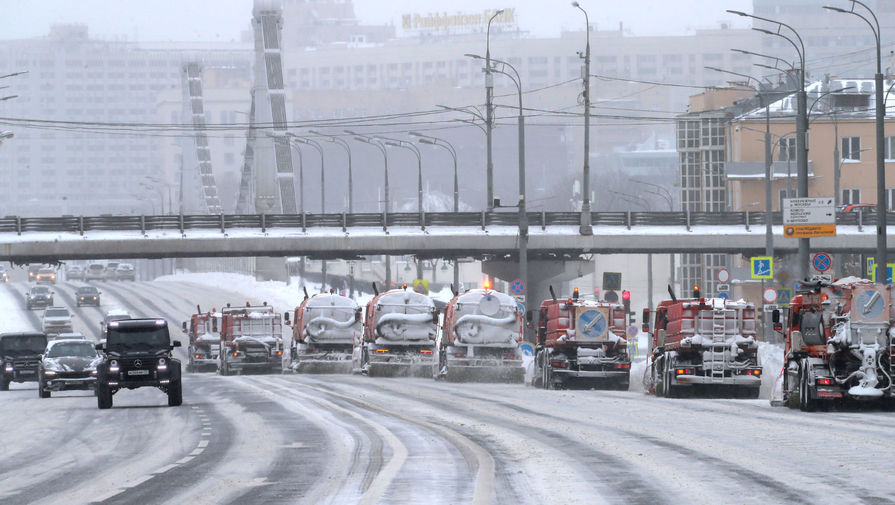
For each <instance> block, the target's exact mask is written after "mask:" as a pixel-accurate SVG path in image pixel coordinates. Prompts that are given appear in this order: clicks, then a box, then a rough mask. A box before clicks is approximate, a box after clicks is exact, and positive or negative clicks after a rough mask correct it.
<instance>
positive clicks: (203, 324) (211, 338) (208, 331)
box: [182, 306, 221, 372]
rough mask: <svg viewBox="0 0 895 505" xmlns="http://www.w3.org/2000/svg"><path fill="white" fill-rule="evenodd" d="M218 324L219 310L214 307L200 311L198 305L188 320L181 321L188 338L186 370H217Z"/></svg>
mask: <svg viewBox="0 0 895 505" xmlns="http://www.w3.org/2000/svg"><path fill="white" fill-rule="evenodd" d="M220 324H221V313H220V312H216V311H215V310H214V309H211V312H202V309H200V308H199V307H198V306H196V313H195V314H193V315H192V316H190V320H189V321H184V322H183V325H182V329H183V332H184V333H186V334H187V336H189V339H190V347H189V353H190V359H189V361H188V362H187V365H186V370H187V372H199V371H203V370H206V371H215V370H217V367H218V353H219V352H220V349H221V335H220V332H219V328H220Z"/></svg>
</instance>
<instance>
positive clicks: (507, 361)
mask: <svg viewBox="0 0 895 505" xmlns="http://www.w3.org/2000/svg"><path fill="white" fill-rule="evenodd" d="M522 331H523V327H522V311H521V310H520V308H519V306H518V305H517V304H516V300H514V299H513V298H512V297H511V296H509V295H506V294H504V293H500V292H498V291H494V290H491V289H488V288H485V289H470V290H467V291H466V292H464V293H462V294H458V293H454V297H453V298H452V299H451V301H450V302H448V304H447V306H446V307H445V309H444V318H443V321H442V325H441V335H440V338H439V340H438V345H437V347H436V359H435V368H434V370H433V372H434V376H435V378H436V379H439V378H444V379H447V380H449V381H503V382H519V383H521V382H523V381H524V379H525V369H524V368H523V366H522V356H521V352H520V350H519V345H520V344H521V343H522V337H523V333H522Z"/></svg>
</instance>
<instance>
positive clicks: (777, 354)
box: [758, 342, 783, 398]
mask: <svg viewBox="0 0 895 505" xmlns="http://www.w3.org/2000/svg"><path fill="white" fill-rule="evenodd" d="M758 363H759V364H760V365H761V398H770V397H771V391H773V389H774V383H775V382H776V381H777V377H778V376H779V375H780V372H781V370H783V346H782V345H780V344H770V343H768V342H759V343H758Z"/></svg>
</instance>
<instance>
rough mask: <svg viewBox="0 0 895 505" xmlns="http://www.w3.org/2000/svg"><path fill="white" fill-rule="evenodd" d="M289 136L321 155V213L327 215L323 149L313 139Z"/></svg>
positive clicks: (290, 134)
mask: <svg viewBox="0 0 895 505" xmlns="http://www.w3.org/2000/svg"><path fill="white" fill-rule="evenodd" d="M288 135H289V136H290V137H292V138H293V139H294V140H295V141H296V142H300V143H302V144H306V145H309V146H311V147H313V148H314V149H316V150H317V153H318V154H320V213H321V214H326V166H325V165H324V164H323V147H321V146H320V143H319V142H315V141H313V140H311V139H306V138H304V137H299V136H297V135H293V134H292V133H289V134H288Z"/></svg>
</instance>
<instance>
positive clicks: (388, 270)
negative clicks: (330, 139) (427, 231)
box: [345, 130, 392, 289]
mask: <svg viewBox="0 0 895 505" xmlns="http://www.w3.org/2000/svg"><path fill="white" fill-rule="evenodd" d="M345 133H347V134H349V135H352V136H353V138H354V140H357V141H358V142H363V143H365V144H370V145H371V146H375V147H376V148H377V149H379V152H381V153H382V162H383V163H382V166H383V174H384V178H385V183H384V188H383V193H384V202H383V205H382V209H383V211H382V225H383V226H384V227H385V226H388V206H389V199H388V150H387V149H386V148H385V146H384V145H383V144H382V142H379V141H378V140H376V139H374V138H372V137H367V136H365V135H361V134H359V133H355V132H353V131H351V130H345ZM391 285H392V259H391V256H389V255H388V254H386V255H385V289H389V288H390V287H391Z"/></svg>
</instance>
